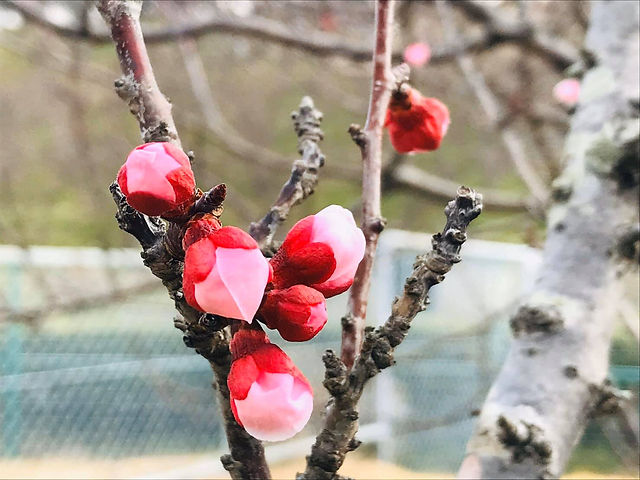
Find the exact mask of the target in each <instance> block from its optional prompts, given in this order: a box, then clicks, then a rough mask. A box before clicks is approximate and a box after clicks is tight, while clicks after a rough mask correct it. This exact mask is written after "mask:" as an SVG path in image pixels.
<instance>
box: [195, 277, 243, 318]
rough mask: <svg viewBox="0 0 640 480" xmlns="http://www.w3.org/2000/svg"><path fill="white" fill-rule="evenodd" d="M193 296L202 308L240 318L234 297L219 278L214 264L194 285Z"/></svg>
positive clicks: (240, 313) (206, 310) (240, 314)
mask: <svg viewBox="0 0 640 480" xmlns="http://www.w3.org/2000/svg"><path fill="white" fill-rule="evenodd" d="M194 296H195V297H196V301H197V302H198V305H199V306H200V308H201V309H202V310H204V311H205V312H208V313H213V314H215V315H222V316H223V317H229V318H238V319H239V318H242V312H241V311H240V309H239V308H238V305H237V304H236V301H235V299H234V298H233V296H232V295H231V293H230V292H229V289H228V288H227V286H226V285H225V283H224V282H223V281H222V279H221V278H220V273H219V272H218V269H217V268H215V265H214V266H213V268H212V269H211V272H209V275H207V278H205V279H204V280H203V281H202V282H200V283H196V284H195V285H194Z"/></svg>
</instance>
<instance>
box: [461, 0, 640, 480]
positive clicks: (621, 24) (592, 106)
mask: <svg viewBox="0 0 640 480" xmlns="http://www.w3.org/2000/svg"><path fill="white" fill-rule="evenodd" d="M639 10H640V8H639V4H638V3H637V2H629V1H617V2H606V3H605V2H598V3H595V4H594V5H593V7H592V15H591V25H590V27H589V31H588V33H587V38H586V44H585V50H586V53H585V63H587V64H588V65H587V66H586V68H588V70H587V71H586V73H585V75H584V78H583V82H582V91H581V95H580V103H579V105H578V108H577V110H576V112H575V114H574V117H573V119H572V122H571V129H570V132H569V134H568V137H567V140H566V146H565V161H566V165H565V169H564V171H563V173H562V174H561V176H560V177H559V178H558V179H557V180H556V181H555V182H554V192H553V197H554V205H553V206H552V208H551V211H550V212H549V216H548V231H547V241H546V244H545V248H544V262H543V266H542V270H541V272H540V274H539V277H538V279H537V282H536V286H535V288H534V292H533V294H532V295H531V297H530V298H528V299H527V300H526V301H525V302H524V303H523V304H522V305H521V307H520V309H519V310H518V312H517V313H516V315H515V316H514V317H513V318H512V320H511V328H512V331H513V335H514V339H513V342H512V345H511V349H510V352H509V354H508V357H507V359H506V361H505V364H504V366H503V368H502V370H501V372H500V374H499V375H498V378H497V379H496V381H495V383H494V384H493V386H492V388H491V390H490V392H489V394H488V397H487V399H486V401H485V404H484V406H483V408H482V411H481V413H480V416H479V419H478V422H477V425H476V428H475V431H474V434H473V436H472V438H471V440H470V441H469V444H468V446H467V457H466V458H465V460H464V462H463V464H462V466H461V468H460V471H459V477H462V478H548V477H558V476H560V475H561V473H562V471H563V469H564V468H565V465H566V464H567V461H568V459H569V457H570V455H571V452H572V450H573V448H574V447H575V445H576V444H577V443H578V441H579V439H580V437H581V435H582V432H583V430H584V428H585V425H586V424H587V422H588V421H589V419H590V418H591V417H592V416H593V415H595V414H597V413H598V412H599V411H601V410H603V407H605V406H606V405H611V403H612V402H607V400H611V399H612V396H611V392H610V388H609V387H608V383H607V381H606V377H607V372H608V356H609V345H610V341H611V335H612V331H613V323H614V316H613V313H614V310H615V309H614V307H615V306H616V302H617V299H616V290H617V289H616V283H617V282H616V279H617V277H618V276H619V274H620V269H621V265H622V261H623V257H624V253H623V250H622V249H619V248H618V246H619V240H620V238H621V236H622V235H623V232H624V231H625V225H626V223H627V222H631V221H634V222H637V208H638V141H639V135H640V134H639V128H640V121H639V120H638V108H639V99H638V89H639V86H638V85H639V83H638V82H639V80H638V39H639V36H638V14H639ZM613 403H615V402H613Z"/></svg>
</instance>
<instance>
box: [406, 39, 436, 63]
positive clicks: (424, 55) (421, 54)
mask: <svg viewBox="0 0 640 480" xmlns="http://www.w3.org/2000/svg"><path fill="white" fill-rule="evenodd" d="M430 59H431V47H429V44H428V43H421V42H418V43H412V44H410V45H407V48H405V49H404V61H405V62H407V63H408V64H409V65H411V66H412V67H422V66H423V65H426V64H427V63H429V60H430Z"/></svg>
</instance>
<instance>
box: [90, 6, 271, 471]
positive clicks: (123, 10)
mask: <svg viewBox="0 0 640 480" xmlns="http://www.w3.org/2000/svg"><path fill="white" fill-rule="evenodd" d="M141 4H142V2H137V1H124V0H100V1H99V2H98V9H99V10H100V12H101V13H102V15H103V18H104V19H105V22H106V23H107V25H109V26H110V28H111V32H112V36H113V40H114V42H115V44H116V51H117V53H118V58H119V59H120V65H121V68H122V72H123V73H124V75H125V76H124V77H123V79H121V80H118V81H116V92H117V93H118V95H119V96H120V97H121V98H123V100H125V101H127V103H128V104H129V108H130V110H131V113H133V115H134V116H135V117H136V119H137V120H138V124H139V127H140V132H141V133H142V137H143V139H144V140H145V141H168V142H172V143H174V144H176V145H177V146H179V147H180V146H181V144H180V137H179V136H178V132H177V130H176V128H175V125H174V122H173V117H172V115H171V104H170V103H169V102H168V101H167V100H166V98H165V97H164V95H163V94H162V93H161V92H160V89H159V88H158V85H157V82H156V80H155V76H154V75H153V70H152V68H151V62H150V60H149V57H148V55H147V51H146V47H145V43H144V39H143V37H142V33H141V28H140V11H141ZM110 191H111V194H112V196H113V199H114V201H115V203H116V205H117V207H118V212H117V214H116V219H117V221H118V225H119V227H120V228H121V229H122V230H124V231H126V232H128V233H130V234H131V235H133V236H134V237H135V238H136V239H137V240H138V242H139V243H140V245H141V246H142V250H143V251H142V253H141V256H142V258H143V261H144V264H145V265H146V266H147V267H148V268H149V269H150V270H151V272H152V273H153V274H154V275H155V276H156V277H158V278H159V279H161V280H162V283H163V285H164V286H165V287H166V288H167V291H168V293H169V296H170V297H171V299H172V300H173V301H174V304H175V307H176V310H177V311H178V312H179V313H180V314H181V315H182V317H181V318H178V319H176V320H175V321H174V324H175V326H176V328H178V329H180V330H181V331H182V332H183V333H184V337H183V340H184V342H185V345H186V346H188V347H190V348H194V349H195V351H196V352H197V353H198V354H200V355H201V356H203V357H204V358H206V359H207V360H208V361H209V364H210V365H211V368H212V370H213V372H214V377H215V383H214V386H215V388H216V391H217V392H218V403H219V407H220V410H221V413H222V417H223V423H224V428H225V433H226V436H227V441H228V444H229V449H230V451H231V454H230V455H223V456H222V457H221V461H222V464H223V466H224V467H225V468H226V469H227V470H228V471H229V473H230V474H231V477H232V478H234V479H248V478H250V479H256V480H257V479H268V478H270V472H269V468H268V466H267V463H266V460H265V457H264V449H263V446H262V443H261V442H260V441H258V440H256V439H255V438H253V437H252V436H251V435H249V434H248V433H247V432H246V431H245V430H244V428H242V427H241V426H240V425H238V423H237V422H236V421H235V418H234V416H233V412H232V411H231V406H230V403H229V402H230V397H229V390H228V388H227V377H228V375H229V371H230V368H231V353H230V351H229V336H230V335H229V331H228V328H225V327H227V325H228V323H229V322H230V320H228V319H225V318H222V317H218V316H214V315H210V314H202V313H201V312H199V311H198V310H196V309H194V308H193V307H191V306H190V305H189V304H188V303H187V301H186V299H185V297H184V293H183V291H182V270H183V262H182V259H183V257H184V252H183V251H182V247H181V238H180V233H181V231H182V229H181V226H180V225H177V224H174V223H169V224H168V225H167V224H165V223H164V222H163V221H162V220H161V219H160V218H155V217H147V216H145V215H142V214H141V213H139V212H137V211H136V210H134V209H133V208H131V206H130V205H129V204H128V203H127V201H126V198H125V197H124V195H123V193H122V191H121V190H120V187H119V186H118V184H117V183H115V182H114V183H113V184H111V187H110ZM225 193H226V188H225V186H224V185H218V186H217V187H214V188H212V189H211V190H210V191H208V192H206V193H204V194H202V195H201V196H200V198H199V199H198V201H197V202H196V204H195V206H194V209H193V212H192V213H194V214H195V213H198V212H205V213H208V212H210V213H221V211H222V203H223V201H224V197H225Z"/></svg>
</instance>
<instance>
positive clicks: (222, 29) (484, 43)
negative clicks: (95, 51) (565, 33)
mask: <svg viewBox="0 0 640 480" xmlns="http://www.w3.org/2000/svg"><path fill="white" fill-rule="evenodd" d="M5 1H6V3H7V5H8V6H10V7H12V8H14V9H15V10H17V11H19V12H20V13H21V14H22V15H24V16H25V18H27V20H29V21H31V22H33V23H35V24H37V25H40V26H41V27H44V28H46V29H48V30H51V31H53V32H55V33H56V34H58V35H60V36H63V37H67V38H76V39H82V40H86V41H90V42H93V43H105V42H108V41H109V40H110V39H109V36H108V35H107V34H106V33H103V32H94V31H91V30H89V29H83V28H81V27H80V25H77V26H73V27H69V26H66V25H62V24H60V23H56V22H55V21H54V20H52V19H48V18H46V17H45V16H44V15H43V14H42V13H41V12H40V11H39V10H38V9H37V8H36V7H34V6H32V5H30V2H23V1H16V0H5ZM213 33H231V34H235V35H244V36H247V37H250V38H256V39H258V40H263V41H267V42H272V43H278V44H280V45H283V46H285V47H288V48H294V49H297V50H300V51H302V52H305V53H310V54H313V55H316V56H340V57H344V58H348V59H350V60H352V61H354V62H368V61H370V60H371V49H370V48H369V46H367V45H354V44H352V43H349V42H348V41H347V40H346V39H345V38H344V37H341V36H338V35H334V34H330V33H326V32H319V31H307V32H305V34H304V35H300V34H299V33H298V32H292V31H291V28H290V27H289V26H287V25H285V24H283V23H281V22H278V21H276V20H272V19H269V18H265V17H259V16H252V17H249V18H243V19H238V18H233V17H215V16H213V15H212V16H209V17H205V18H194V19H190V20H189V22H185V23H184V24H183V25H179V26H172V27H169V28H155V29H148V30H147V31H146V34H145V39H146V42H147V43H162V42H168V41H173V40H175V39H176V38H180V37H192V38H196V37H200V36H203V35H209V34H213ZM527 42H528V43H529V44H530V45H531V46H532V47H533V51H534V53H536V54H537V55H539V56H541V57H542V58H545V59H547V60H549V61H550V62H551V63H552V64H553V65H554V66H555V67H556V68H557V69H558V70H564V69H565V68H567V67H568V66H570V65H571V64H573V63H574V62H575V61H576V60H577V59H578V53H577V51H576V50H575V48H573V47H572V46H571V45H570V44H567V43H566V42H563V41H562V40H560V39H558V38H555V37H553V36H551V35H550V34H545V33H541V32H538V31H537V30H532V28H531V26H530V25H524V24H519V23H518V24H506V25H502V28H492V29H487V30H485V31H484V32H481V33H480V34H476V35H470V36H469V37H467V38H461V39H456V41H455V42H454V43H451V44H445V45H438V46H435V47H434V48H433V49H432V55H431V60H430V62H431V63H432V64H436V63H440V62H447V61H450V60H453V59H454V58H455V56H456V55H458V54H460V53H464V52H478V51H481V50H487V49H489V48H491V47H493V46H495V45H499V44H502V43H516V44H517V43H527ZM402 58H403V52H402V51H401V50H397V51H395V52H393V54H392V59H393V61H394V62H401V61H402Z"/></svg>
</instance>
